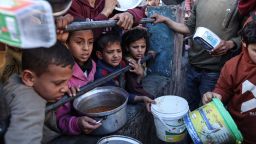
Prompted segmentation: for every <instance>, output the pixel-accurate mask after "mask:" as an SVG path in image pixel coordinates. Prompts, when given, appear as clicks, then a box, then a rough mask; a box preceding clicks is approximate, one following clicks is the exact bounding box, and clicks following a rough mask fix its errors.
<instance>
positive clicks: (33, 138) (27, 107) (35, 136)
mask: <svg viewBox="0 0 256 144" xmlns="http://www.w3.org/2000/svg"><path fill="white" fill-rule="evenodd" d="M27 94H28V93H26V94H24V93H22V92H19V95H18V96H13V95H12V96H13V97H12V99H11V100H10V101H8V104H9V108H10V113H11V118H10V125H9V127H8V129H7V132H6V134H5V136H4V137H5V143H6V144H41V141H42V136H43V125H44V118H45V105H46V102H45V101H44V100H43V99H42V98H41V97H40V98H37V97H39V96H38V95H32V96H26V95H27ZM28 95H31V94H28Z"/></svg>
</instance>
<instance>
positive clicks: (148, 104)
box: [146, 103, 151, 112]
mask: <svg viewBox="0 0 256 144" xmlns="http://www.w3.org/2000/svg"><path fill="white" fill-rule="evenodd" d="M146 108H147V111H148V112H151V104H150V103H147V104H146Z"/></svg>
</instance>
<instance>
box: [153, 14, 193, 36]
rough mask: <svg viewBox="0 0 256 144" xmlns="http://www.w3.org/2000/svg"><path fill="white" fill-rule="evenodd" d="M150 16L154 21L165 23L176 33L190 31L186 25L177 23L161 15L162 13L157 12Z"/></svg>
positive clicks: (187, 32)
mask: <svg viewBox="0 0 256 144" xmlns="http://www.w3.org/2000/svg"><path fill="white" fill-rule="evenodd" d="M152 18H154V19H155V22H154V23H165V24H166V25H167V26H168V27H169V28H171V29H172V30H174V31H175V32H178V33H181V34H189V33H191V32H190V29H189V28H188V26H186V25H185V24H183V23H177V22H175V21H173V20H171V19H170V18H168V17H165V16H162V15H159V14H154V15H153V16H152Z"/></svg>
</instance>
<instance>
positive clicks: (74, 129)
mask: <svg viewBox="0 0 256 144" xmlns="http://www.w3.org/2000/svg"><path fill="white" fill-rule="evenodd" d="M69 129H70V132H71V134H73V135H78V134H80V133H81V129H80V127H79V125H78V117H72V118H71V120H70V123H69Z"/></svg>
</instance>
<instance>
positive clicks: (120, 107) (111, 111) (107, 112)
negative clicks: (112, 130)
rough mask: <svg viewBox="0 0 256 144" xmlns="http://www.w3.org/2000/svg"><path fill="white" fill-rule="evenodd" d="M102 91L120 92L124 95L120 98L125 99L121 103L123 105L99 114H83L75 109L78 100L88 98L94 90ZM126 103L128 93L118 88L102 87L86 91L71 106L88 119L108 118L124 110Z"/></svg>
mask: <svg viewBox="0 0 256 144" xmlns="http://www.w3.org/2000/svg"><path fill="white" fill-rule="evenodd" d="M104 89H112V90H119V91H121V92H122V93H123V94H124V95H122V97H124V98H125V101H124V102H123V104H122V105H119V106H118V107H117V108H115V109H112V110H110V111H105V112H99V113H83V112H81V111H80V110H78V108H77V107H78V104H79V102H78V101H79V100H81V99H83V98H86V97H89V96H90V95H89V94H90V93H92V92H94V91H96V90H104ZM86 94H88V95H86ZM127 102H128V93H127V92H126V91H125V90H124V89H122V88H119V87H115V86H102V87H97V88H95V89H92V90H90V91H88V92H87V93H85V94H84V95H83V96H80V97H78V98H77V99H75V100H74V102H73V106H74V108H75V109H76V110H77V111H78V112H79V113H81V114H83V115H87V116H89V117H104V116H108V115H111V114H113V113H116V112H118V111H120V110H121V109H123V108H126V105H127Z"/></svg>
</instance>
